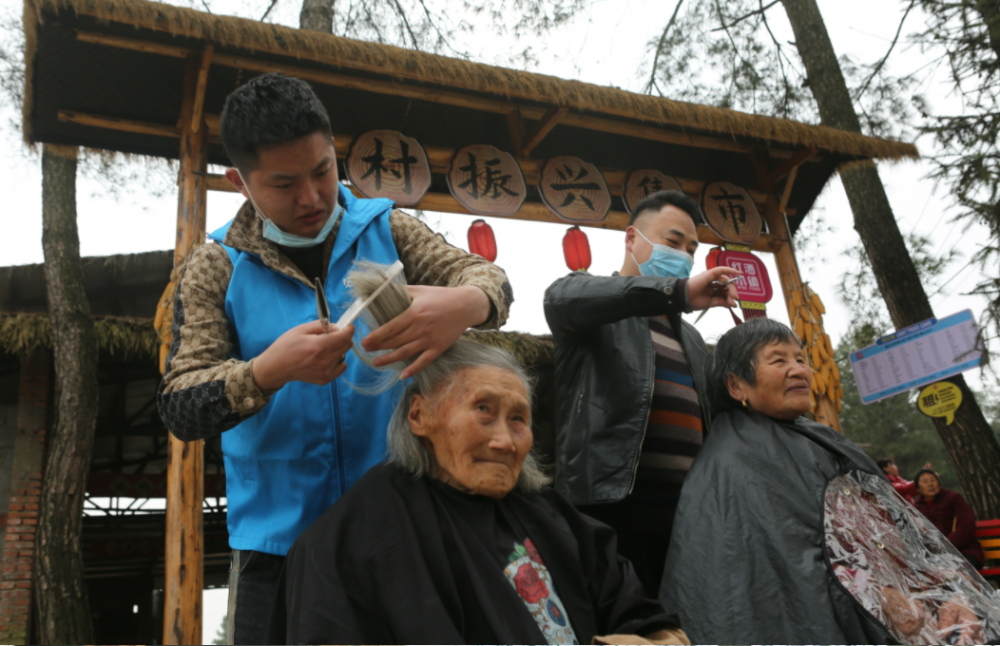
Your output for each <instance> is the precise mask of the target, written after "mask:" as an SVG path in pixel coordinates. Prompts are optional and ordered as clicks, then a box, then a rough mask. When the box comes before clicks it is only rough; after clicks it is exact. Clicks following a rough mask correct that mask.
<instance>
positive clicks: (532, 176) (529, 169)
mask: <svg viewBox="0 0 1000 646" xmlns="http://www.w3.org/2000/svg"><path fill="white" fill-rule="evenodd" d="M567 116H569V115H567ZM59 120H60V121H70V122H73V123H79V124H81V125H86V126H94V127H98V128H108V129H111V130H121V131H124V132H135V133H141V134H152V135H159V136H164V137H179V136H180V128H178V127H177V126H171V125H165V124H157V123H148V122H144V121H131V120H128V119H119V118H117V117H106V116H101V115H96V114H87V113H83V112H72V111H70V110H60V111H59ZM204 120H205V124H206V126H207V130H208V140H209V141H210V142H213V143H214V142H218V141H221V138H220V136H219V116H218V115H214V114H206V115H204ZM352 141H354V137H352V136H351V135H347V134H334V135H333V145H334V149H335V150H336V152H337V155H338V156H339V157H341V158H343V157H344V156H346V155H347V152H348V151H349V150H350V148H351V142H352ZM424 150H426V151H427V159H428V161H429V162H430V165H431V170H432V171H434V172H435V173H441V174H445V173H447V172H448V169H449V168H450V167H451V158H452V157H453V156H454V154H455V150H454V149H453V148H444V147H442V146H424ZM518 163H519V164H520V165H521V171H522V172H523V173H524V181H525V182H527V183H528V184H531V185H537V184H538V176H539V175H540V174H541V172H542V166H543V165H544V162H543V161H540V160H537V159H522V160H519V161H518ZM600 170H601V173H602V174H603V175H604V179H605V181H607V184H608V190H609V191H610V192H611V194H612V195H616V196H620V195H621V193H622V186H623V185H624V184H625V178H626V177H627V176H628V172H629V171H627V170H622V169H618V168H601V169H600ZM217 177H221V176H217ZM675 179H676V180H677V182H678V183H679V184H680V185H681V188H682V189H684V192H685V193H687V194H688V195H690V196H691V197H693V198H694V199H695V200H700V199H701V191H702V189H703V188H704V187H705V184H706V182H703V181H701V180H697V179H690V178H686V177H675ZM210 181H211V184H210V190H213V191H226V190H228V189H227V188H225V187H226V186H228V182H225V183H223V181H224V178H223V180H217V179H212V180H210ZM747 192H748V193H749V194H750V197H751V198H752V199H753V201H754V202H755V203H756V204H757V205H758V207H760V208H763V205H764V203H765V201H766V200H767V194H766V193H764V192H763V191H760V190H757V189H756V188H748V189H747ZM785 213H786V214H787V215H794V211H787V210H786V211H785ZM713 244H714V243H713Z"/></svg>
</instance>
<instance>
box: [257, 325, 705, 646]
mask: <svg viewBox="0 0 1000 646" xmlns="http://www.w3.org/2000/svg"><path fill="white" fill-rule="evenodd" d="M531 386H532V380H531V379H530V378H529V376H528V375H527V374H526V373H525V371H524V370H523V368H522V367H521V366H520V365H519V364H518V363H517V361H516V359H515V358H514V357H513V356H512V355H511V354H509V353H507V352H505V351H503V350H500V349H496V348H492V347H489V346H485V345H481V344H479V343H476V342H474V341H470V340H466V339H460V340H459V341H458V342H457V343H456V344H455V345H454V346H452V348H451V349H449V350H448V351H446V352H445V353H444V354H442V355H441V356H440V357H438V358H437V359H435V360H434V361H433V362H432V363H431V364H430V365H429V366H427V367H426V368H424V369H423V370H422V371H421V372H419V373H417V375H416V376H415V377H414V378H413V380H412V381H411V382H410V383H409V385H408V386H407V388H406V390H405V393H404V395H403V398H402V400H401V401H400V403H399V406H398V408H397V409H396V411H395V414H394V417H393V419H392V422H391V424H390V427H389V430H388V433H389V436H388V444H389V459H388V460H387V461H386V462H385V463H383V464H381V465H379V466H377V467H375V468H373V469H372V470H371V471H369V472H368V473H367V474H366V475H365V476H363V477H362V478H361V479H360V480H359V481H358V483H357V484H356V485H354V487H353V488H351V489H350V490H349V491H348V492H347V494H346V495H345V496H344V497H343V498H341V499H340V501H338V502H337V503H336V504H335V505H333V506H332V507H331V508H330V509H329V510H328V511H327V512H326V513H325V514H324V515H323V516H322V517H321V518H320V519H319V520H318V521H316V523H314V524H313V525H312V526H311V527H310V528H309V529H308V530H306V532H305V533H303V534H302V536H301V537H300V538H299V539H298V541H296V543H295V545H294V546H293V547H292V549H291V551H290V552H289V554H288V560H287V562H286V566H285V572H284V576H283V581H282V587H281V589H280V592H279V596H278V599H277V600H276V605H275V609H274V613H273V616H272V621H271V626H270V629H269V638H270V639H271V640H273V642H274V643H293V644H298V643H341V644H345V643H346V644H350V643H356V644H359V643H360V644H363V643H368V644H371V643H382V644H400V643H410V644H427V643H437V644H459V643H479V644H482V643H486V644H505V643H507V644H509V643H550V644H573V643H590V642H591V641H592V640H593V639H595V638H596V637H597V636H598V635H605V636H609V637H605V638H604V640H605V643H617V642H619V641H620V642H621V643H650V642H654V643H688V642H687V641H686V639H685V637H684V634H683V633H682V632H681V631H680V630H678V629H676V627H674V626H673V625H672V624H671V623H670V622H669V621H668V620H667V619H666V616H665V613H664V611H663V609H662V607H661V606H660V605H659V603H658V602H657V601H656V600H653V599H649V598H647V597H646V595H645V592H644V589H643V587H642V585H641V584H640V582H639V580H638V578H637V577H636V575H635V573H634V571H633V570H632V566H631V565H630V564H629V562H628V561H626V560H624V559H623V558H621V557H619V556H618V555H617V550H616V540H615V535H614V532H613V530H611V529H610V528H609V527H607V526H605V525H603V524H601V523H599V522H597V521H595V520H593V519H591V518H589V517H587V516H584V515H582V514H580V513H579V512H577V511H576V510H575V509H574V508H573V506H572V505H570V504H569V503H568V502H567V501H566V500H565V499H563V498H562V497H561V496H560V495H559V494H557V493H556V492H555V491H554V490H552V489H551V488H548V487H545V485H546V484H547V483H548V478H547V477H546V476H545V474H544V473H543V472H542V470H541V469H540V468H539V466H538V464H537V462H536V461H535V459H534V456H533V455H532V452H531V447H532V433H531ZM373 432H374V429H373Z"/></svg>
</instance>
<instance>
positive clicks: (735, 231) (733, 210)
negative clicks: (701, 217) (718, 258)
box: [701, 182, 761, 244]
mask: <svg viewBox="0 0 1000 646" xmlns="http://www.w3.org/2000/svg"><path fill="white" fill-rule="evenodd" d="M701 209H702V211H703V212H704V213H705V220H706V221H707V222H708V226H710V227H712V230H714V231H715V232H716V233H717V234H719V237H720V238H722V239H723V240H725V241H727V242H737V243H743V244H753V243H754V242H755V241H756V240H757V238H759V237H760V228H761V224H760V214H759V213H758V212H757V205H755V204H754V203H753V199H751V197H750V194H749V193H747V192H746V191H744V190H743V189H742V188H740V187H739V186H736V185H735V184H730V183H729V182H713V183H711V184H707V185H706V186H705V189H704V190H703V191H702V194H701Z"/></svg>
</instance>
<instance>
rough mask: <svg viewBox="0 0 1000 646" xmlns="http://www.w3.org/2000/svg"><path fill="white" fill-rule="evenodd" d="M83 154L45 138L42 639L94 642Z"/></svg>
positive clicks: (91, 365)
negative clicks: (48, 386) (86, 551)
mask: <svg viewBox="0 0 1000 646" xmlns="http://www.w3.org/2000/svg"><path fill="white" fill-rule="evenodd" d="M76 158H77V149H76V148H71V147H65V146H50V145H48V144H46V145H45V147H44V150H43V152H42V247H43V249H44V252H45V282H46V286H47V290H48V301H49V320H50V322H51V325H52V342H53V350H54V353H53V354H54V356H55V376H56V410H55V417H56V420H55V424H54V425H53V432H52V436H51V440H50V442H49V448H48V458H47V461H46V464H45V473H44V475H43V481H42V499H41V509H40V510H39V522H38V539H37V540H38V543H37V545H36V562H35V576H36V577H37V578H36V586H35V589H36V591H37V592H36V607H37V610H38V613H37V615H38V628H39V638H40V643H42V644H88V643H93V642H94V636H93V634H94V633H93V626H92V623H91V620H90V605H89V604H88V602H87V588H86V586H85V585H84V580H83V557H82V554H81V553H80V531H81V529H82V527H83V494H84V492H85V491H86V486H87V475H88V474H89V473H90V459H91V453H92V451H93V447H94V427H95V424H96V420H97V337H96V335H95V333H94V321H93V319H92V318H91V316H90V305H89V303H88V302H87V297H86V295H85V294H84V292H83V274H82V271H81V266H80V240H79V236H78V234H77V228H76Z"/></svg>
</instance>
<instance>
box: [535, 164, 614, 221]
mask: <svg viewBox="0 0 1000 646" xmlns="http://www.w3.org/2000/svg"><path fill="white" fill-rule="evenodd" d="M538 192H539V193H540V194H541V196H542V201H543V202H544V203H545V206H547V207H549V210H551V211H552V212H553V213H555V214H556V215H558V216H559V217H560V218H562V219H563V220H566V221H567V222H601V221H602V220H604V218H606V217H607V216H608V211H610V210H611V192H610V191H609V190H608V184H607V182H605V181H604V175H602V174H601V171H599V170H598V169H597V166H594V165H593V164H590V163H587V162H585V161H583V160H582V159H580V158H578V157H566V156H564V157H553V158H551V159H549V160H548V161H546V162H545V166H543V167H542V173H541V175H540V176H539V180H538Z"/></svg>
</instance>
